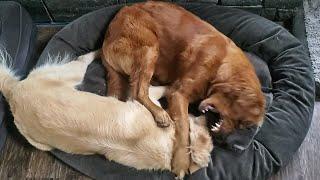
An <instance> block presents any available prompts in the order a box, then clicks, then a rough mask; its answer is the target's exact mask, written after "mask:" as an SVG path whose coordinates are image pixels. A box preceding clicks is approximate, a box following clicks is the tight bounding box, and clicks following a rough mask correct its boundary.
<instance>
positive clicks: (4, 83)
mask: <svg viewBox="0 0 320 180" xmlns="http://www.w3.org/2000/svg"><path fill="white" fill-rule="evenodd" d="M12 66H13V65H12V59H11V57H10V55H9V54H8V53H7V51H5V50H0V92H2V94H3V95H4V97H6V98H9V97H10V94H11V89H13V88H14V87H15V86H16V85H17V84H18V82H19V77H18V76H17V75H15V73H14V71H13V67H12Z"/></svg>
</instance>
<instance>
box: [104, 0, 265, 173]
mask: <svg viewBox="0 0 320 180" xmlns="http://www.w3.org/2000/svg"><path fill="white" fill-rule="evenodd" d="M102 49H103V56H104V59H105V62H104V65H105V66H106V68H107V70H108V72H109V75H108V81H109V82H108V83H109V88H108V95H113V96H116V97H118V98H120V99H126V94H124V92H125V90H126V88H127V85H126V84H127V77H128V78H129V80H130V86H131V87H130V93H131V94H130V96H131V97H132V98H134V99H137V100H138V101H139V102H141V103H142V104H143V105H145V106H146V107H147V109H149V110H150V111H151V113H152V114H153V116H154V118H155V120H156V122H157V123H158V125H160V126H168V125H169V124H170V120H171V118H172V120H173V121H174V123H175V126H176V135H175V136H176V141H175V146H174V157H173V160H172V168H173V171H174V172H175V173H176V174H177V175H179V176H183V175H184V173H186V171H187V170H188V167H189V165H190V157H189V155H188V150H187V146H188V145H189V122H188V121H187V120H188V105H189V103H190V102H194V101H196V100H200V99H204V100H203V101H202V102H201V104H200V106H199V109H200V110H205V109H206V108H208V107H211V108H215V109H216V110H217V111H218V112H219V113H220V114H221V117H222V118H223V123H222V125H221V130H220V132H221V133H230V132H231V131H233V130H234V129H235V128H242V127H248V126H252V125H257V124H260V123H261V122H262V120H263V114H264V106H265V100H264V96H263V94H262V92H261V87H260V83H259V80H258V78H257V76H256V74H255V71H254V68H253V66H252V65H251V64H250V62H249V61H248V59H247V58H246V56H245V55H244V53H243V52H242V50H241V49H240V48H238V47H237V46H236V45H235V44H234V43H233V42H232V41H231V40H230V39H229V38H227V37H226V36H224V35H223V34H222V33H220V32H219V31H217V30H216V29H215V28H214V27H212V26H211V25H209V24H208V23H206V22H204V21H202V20H201V19H199V18H198V17H196V16H195V15H193V14H191V13H190V12H188V11H186V10H185V9H183V8H181V7H179V6H177V5H173V4H170V3H164V2H153V1H149V2H145V3H138V4H134V5H132V6H129V7H124V8H122V9H121V10H120V11H119V13H118V14H117V15H116V17H115V18H114V19H113V21H112V22H111V24H110V25H109V28H108V31H107V34H106V37H105V41H104V44H103V48H102ZM150 83H151V84H155V83H157V84H161V85H169V90H168V92H167V99H168V104H169V109H168V111H169V114H170V116H169V115H168V114H167V112H166V111H165V110H163V109H162V108H159V107H158V106H156V105H155V104H153V103H152V101H151V100H150V99H149V97H148V87H149V86H150ZM170 117H171V118H170Z"/></svg>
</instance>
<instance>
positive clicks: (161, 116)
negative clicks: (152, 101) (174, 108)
mask: <svg viewBox="0 0 320 180" xmlns="http://www.w3.org/2000/svg"><path fill="white" fill-rule="evenodd" d="M154 120H155V121H156V123H157V125H158V126H159V127H169V126H170V124H171V122H172V121H171V118H170V116H169V114H168V113H167V112H166V111H165V110H161V111H159V112H157V113H156V114H155V117H154Z"/></svg>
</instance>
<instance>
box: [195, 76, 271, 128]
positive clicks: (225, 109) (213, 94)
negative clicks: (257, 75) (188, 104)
mask: <svg viewBox="0 0 320 180" xmlns="http://www.w3.org/2000/svg"><path fill="white" fill-rule="evenodd" d="M264 108H265V98H264V95H263V93H262V91H261V90H260V86H258V87H254V86H248V84H247V83H244V84H241V83H239V82H236V83H220V84H217V85H212V86H211V88H210V89H209V91H208V96H207V98H206V99H204V100H203V101H202V102H201V103H200V105H199V110H200V111H201V112H202V113H205V112H206V111H213V112H218V113H219V114H220V117H221V121H220V124H217V128H216V130H217V131H219V132H220V133H223V134H229V133H231V132H232V131H234V130H235V129H237V128H250V127H253V126H260V125H261V124H262V122H263V117H264V112H265V110H264Z"/></svg>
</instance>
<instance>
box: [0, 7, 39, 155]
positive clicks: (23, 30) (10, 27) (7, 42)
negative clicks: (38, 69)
mask: <svg viewBox="0 0 320 180" xmlns="http://www.w3.org/2000/svg"><path fill="white" fill-rule="evenodd" d="M34 43H35V26H34V25H33V24H32V19H31V17H30V15H29V14H28V13H27V11H26V10H25V9H23V8H22V7H21V5H20V4H18V3H16V2H12V1H11V2H10V1H4V2H3V1H2V2H0V51H1V53H2V55H4V56H7V55H9V56H10V57H11V60H12V61H11V63H12V65H13V68H14V70H15V71H16V73H17V75H19V76H21V77H23V76H25V75H26V73H27V71H28V70H29V69H30V67H32V63H31V56H32V51H33V45H34ZM3 53H4V54H3ZM6 53H8V54H6ZM6 107H7V106H6V103H5V101H4V98H3V96H2V95H0V150H1V148H2V146H3V145H4V142H5V139H6V137H7V136H6V135H7V131H6V127H5V122H4V119H5V117H7V114H5V109H6Z"/></svg>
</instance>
